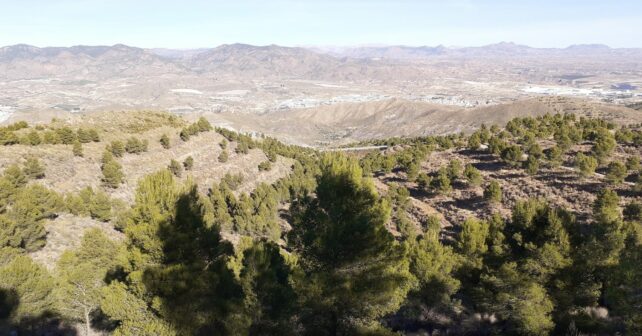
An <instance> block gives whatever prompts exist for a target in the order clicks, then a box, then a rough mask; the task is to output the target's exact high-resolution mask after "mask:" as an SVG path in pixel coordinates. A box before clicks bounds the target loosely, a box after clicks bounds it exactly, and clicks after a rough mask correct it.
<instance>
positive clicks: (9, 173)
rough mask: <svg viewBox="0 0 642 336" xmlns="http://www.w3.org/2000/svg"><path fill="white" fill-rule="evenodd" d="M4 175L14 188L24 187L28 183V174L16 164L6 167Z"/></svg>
mask: <svg viewBox="0 0 642 336" xmlns="http://www.w3.org/2000/svg"><path fill="white" fill-rule="evenodd" d="M3 177H4V178H5V179H6V180H7V181H8V182H9V183H10V184H11V186H12V187H13V188H14V189H18V188H22V187H23V186H25V185H26V184H27V176H26V175H25V173H24V172H23V171H22V169H20V167H18V165H16V164H13V165H10V166H9V167H7V168H5V170H4V173H3Z"/></svg>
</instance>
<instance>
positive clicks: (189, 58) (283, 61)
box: [0, 42, 642, 80]
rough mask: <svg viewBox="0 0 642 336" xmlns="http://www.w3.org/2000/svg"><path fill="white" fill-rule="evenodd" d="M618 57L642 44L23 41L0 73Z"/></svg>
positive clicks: (313, 72) (372, 70) (395, 72)
mask: <svg viewBox="0 0 642 336" xmlns="http://www.w3.org/2000/svg"><path fill="white" fill-rule="evenodd" d="M524 57H533V58H554V57H555V58H561V57H566V58H570V59H573V58H577V57H583V58H589V59H591V58H604V59H608V58H616V57H620V58H622V59H624V60H626V61H642V49H633V48H630V49H614V48H610V47H608V46H605V45H599V44H590V45H573V46H569V47H567V48H562V49H559V48H557V49H556V48H532V47H528V46H524V45H519V44H515V43H511V42H501V43H497V44H491V45H487V46H482V47H461V48H459V47H457V48H454V47H444V46H436V47H429V46H420V47H411V46H380V47H354V48H353V47H350V48H318V47H309V48H302V47H283V46H278V45H267V46H254V45H249V44H241V43H236V44H224V45H221V46H218V47H216V48H202V49H161V48H156V49H144V48H137V47H131V46H127V45H123V44H116V45H113V46H83V45H79V46H73V47H45V48H39V47H34V46H30V45H26V44H18V45H13V46H6V47H2V48H0V78H5V79H33V78H44V77H56V76H62V77H75V78H80V77H82V78H85V79H105V78H111V77H116V76H120V77H127V76H152V75H163V74H179V75H180V74H185V73H192V74H212V75H230V76H245V77H275V76H279V77H283V76H285V77H290V78H304V79H326V80H357V79H380V80H386V79H389V78H391V77H390V76H393V77H394V78H405V79H409V80H413V79H420V78H422V76H425V75H426V73H425V72H424V71H423V69H421V68H419V67H416V66H414V65H413V62H415V61H422V60H430V59H448V58H452V59H475V58H479V59H510V58H514V59H517V58H524Z"/></svg>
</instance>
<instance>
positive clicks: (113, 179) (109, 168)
mask: <svg viewBox="0 0 642 336" xmlns="http://www.w3.org/2000/svg"><path fill="white" fill-rule="evenodd" d="M122 169H123V168H122V166H121V165H120V164H119V163H118V162H116V160H113V159H112V160H110V161H108V162H106V163H105V164H103V166H102V173H103V177H102V180H101V181H102V183H103V185H104V186H105V187H107V188H112V189H115V188H118V187H119V186H120V185H121V184H122V183H123V178H124V176H123V170H122Z"/></svg>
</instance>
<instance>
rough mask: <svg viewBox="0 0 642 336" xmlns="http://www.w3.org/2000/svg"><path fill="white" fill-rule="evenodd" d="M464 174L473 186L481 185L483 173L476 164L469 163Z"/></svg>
mask: <svg viewBox="0 0 642 336" xmlns="http://www.w3.org/2000/svg"><path fill="white" fill-rule="evenodd" d="M464 176H465V177H466V180H467V181H468V183H469V184H470V185H472V186H479V185H480V184H481V183H482V175H481V173H480V172H479V170H478V169H477V168H475V166H473V165H472V164H467V165H466V168H464Z"/></svg>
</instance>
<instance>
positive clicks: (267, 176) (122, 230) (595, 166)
mask: <svg viewBox="0 0 642 336" xmlns="http://www.w3.org/2000/svg"><path fill="white" fill-rule="evenodd" d="M107 119H108V118H107ZM111 122H120V123H124V121H122V120H120V121H112V120H109V122H107V121H105V120H101V119H91V120H84V121H81V122H78V123H70V124H66V123H65V122H62V121H52V122H51V123H49V124H46V125H44V124H42V125H28V124H27V123H24V122H21V123H16V124H12V125H10V126H7V127H3V128H1V129H0V145H1V146H2V147H3V148H2V151H0V154H2V156H1V157H0V163H1V164H2V167H3V169H2V174H1V177H0V334H12V333H13V334H17V335H45V334H46V335H101V334H105V335H396V334H405V335H428V334H429V335H447V334H448V335H549V334H555V335H615V334H623V335H637V334H642V267H640V265H642V203H641V200H640V196H641V195H642V174H641V171H640V169H641V167H640V158H641V157H642V131H641V130H640V125H627V126H616V125H614V124H610V123H608V122H606V121H603V120H599V119H585V118H576V117H575V116H574V115H572V114H567V115H559V114H558V115H548V114H547V115H545V116H542V117H537V118H516V119H514V120H512V121H510V122H509V123H508V124H507V125H506V127H498V126H491V127H486V126H482V127H481V128H480V129H479V130H477V131H476V132H474V133H472V134H469V135H465V134H457V135H450V136H438V137H433V136H430V137H419V138H394V139H386V140H377V141H369V142H367V143H361V144H355V146H362V145H371V144H376V145H384V146H387V148H386V149H384V150H382V151H374V152H361V151H354V152H349V153H351V154H345V153H341V152H319V151H316V150H314V149H310V148H303V147H297V146H290V145H285V144H283V143H281V142H279V141H277V140H274V139H272V138H269V137H264V136H254V137H252V136H249V135H245V134H238V133H235V132H233V131H230V130H227V129H224V128H214V127H212V126H211V125H210V124H209V122H208V121H207V120H205V119H203V118H201V119H199V120H196V121H194V122H192V123H189V122H187V121H184V120H182V119H180V118H176V117H170V116H168V115H165V114H162V113H146V114H141V115H138V116H136V117H134V118H133V119H130V121H129V122H127V123H125V124H121V125H119V126H118V127H117V128H110V127H109V126H107V125H109V124H110V123H111ZM119 130H126V131H119Z"/></svg>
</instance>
